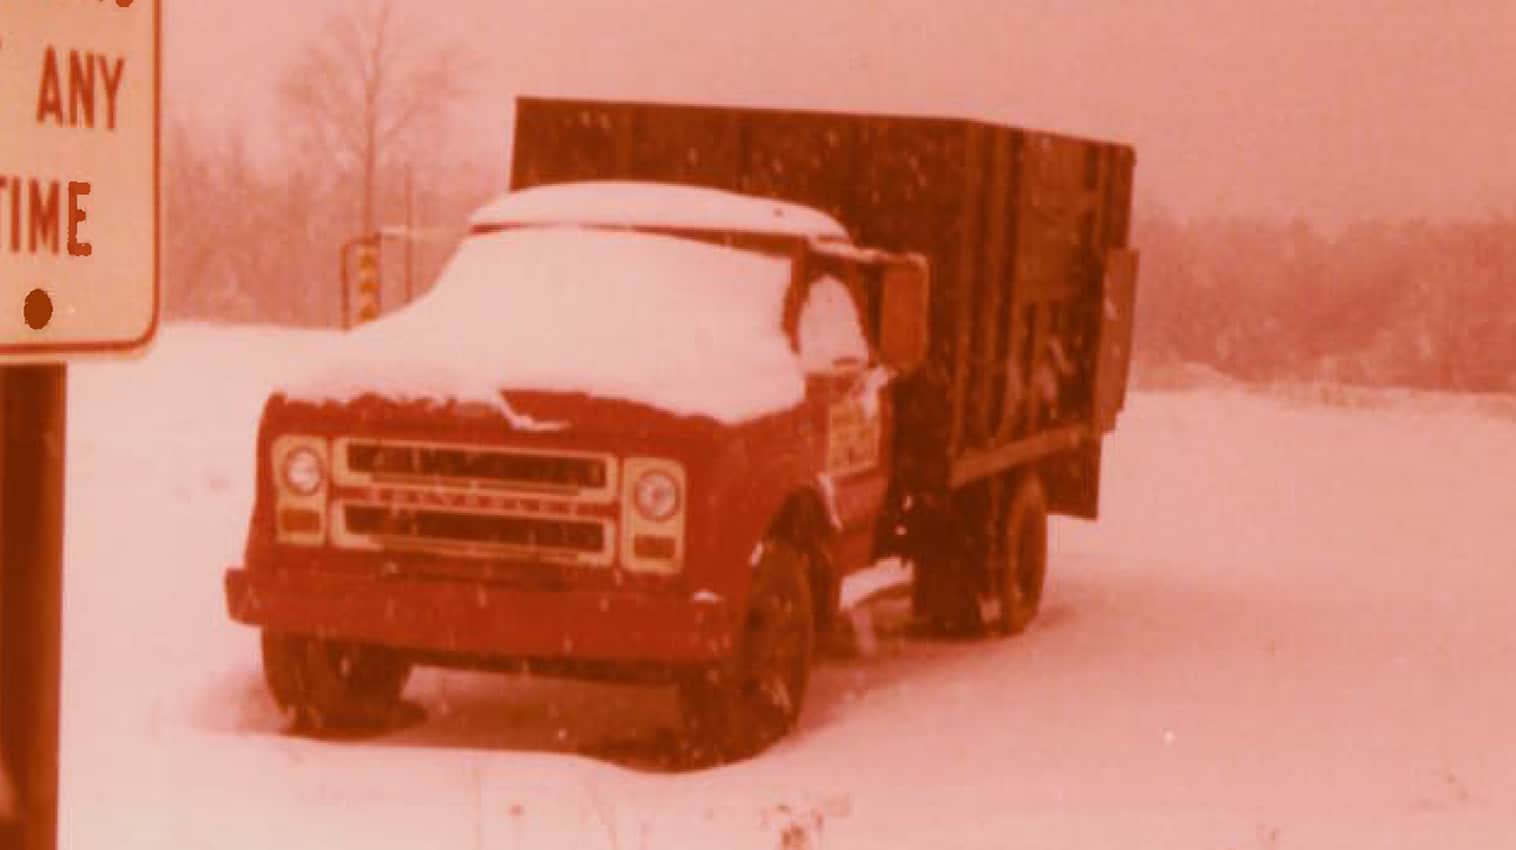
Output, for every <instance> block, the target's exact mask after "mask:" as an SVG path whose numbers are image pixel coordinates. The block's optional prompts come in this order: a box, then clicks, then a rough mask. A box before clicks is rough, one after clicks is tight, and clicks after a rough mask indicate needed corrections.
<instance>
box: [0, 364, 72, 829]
mask: <svg viewBox="0 0 1516 850" xmlns="http://www.w3.org/2000/svg"><path fill="white" fill-rule="evenodd" d="M67 393H68V372H67V367H66V366H63V365H61V364H57V365H52V364H50V365H40V366H10V367H5V368H0V769H3V770H4V771H5V772H6V774H7V775H8V779H9V780H10V783H9V784H10V785H11V790H12V791H13V792H14V800H13V802H14V806H13V811H12V812H11V815H12V816H11V817H9V818H8V819H5V818H0V846H3V847H5V848H16V850H54V848H56V847H57V841H58V706H59V682H60V669H61V666H62V624H63V459H64V458H63V449H64V436H65V433H66V427H65V426H66V409H65V408H66V404H65V403H66V400H67Z"/></svg>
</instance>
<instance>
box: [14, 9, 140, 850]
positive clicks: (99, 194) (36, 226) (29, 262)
mask: <svg viewBox="0 0 1516 850" xmlns="http://www.w3.org/2000/svg"><path fill="white" fill-rule="evenodd" d="M160 2H161V0H73V1H72V2H58V1H57V0H5V2H4V3H3V5H0V126H3V127H4V128H5V130H4V132H3V133H0V846H3V847H6V848H12V847H14V848H18V850H53V848H55V847H56V846H57V835H58V824H57V818H58V725H59V717H58V712H59V693H60V688H59V685H60V680H61V676H60V669H61V634H62V631H61V630H62V607H63V606H62V599H63V593H62V590H63V569H62V567H63V503H64V493H63V483H64V478H63V470H64V466H63V461H64V456H63V455H64V443H65V436H66V432H65V423H64V417H65V401H66V394H67V371H66V370H67V367H66V365H65V363H66V362H67V361H69V360H72V359H76V358H80V357H89V356H109V355H126V354H132V353H135V352H137V351H140V350H141V349H142V348H143V347H144V346H146V345H147V344H148V342H150V341H151V339H152V337H153V334H154V333H155V331H156V330H157V325H158V310H159V285H158V255H159V246H158V129H159V91H160V82H159V81H160V74H161V72H160V68H161V62H160V54H159V47H160V44H159V32H160V29H161V16H162V11H161V8H160Z"/></svg>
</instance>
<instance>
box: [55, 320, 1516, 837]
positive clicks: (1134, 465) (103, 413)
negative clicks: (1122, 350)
mask: <svg viewBox="0 0 1516 850" xmlns="http://www.w3.org/2000/svg"><path fill="white" fill-rule="evenodd" d="M308 346H309V337H308V335H301V334H295V333H289V332H282V333H275V332H270V331H258V330H247V329H242V330H212V329H207V328H196V327H170V328H168V329H167V330H166V331H165V332H164V334H163V336H162V339H161V340H160V342H159V343H158V345H157V346H156V348H155V349H154V351H153V353H152V354H151V355H150V356H149V357H148V358H147V359H145V360H144V361H141V362H135V363H123V364H116V363H103V364H90V365H82V366H77V367H75V368H73V369H71V370H70V387H69V391H70V412H69V416H70V423H69V434H70V437H69V455H68V464H69V467H68V481H69V483H68V488H69V489H68V531H67V540H66V546H67V555H66V559H67V561H66V571H67V572H66V582H67V590H66V604H65V617H66V626H65V629H66V637H65V664H66V668H65V677H64V689H65V692H64V706H65V708H64V719H63V734H64V742H63V771H64V778H63V803H62V814H61V819H62V835H61V845H60V846H63V847H67V848H75V849H76V850H93V848H102V849H103V848H109V850H130V849H131V848H161V847H175V848H200V847H206V848H265V847H280V848H290V849H291V850H293V848H321V850H327V848H336V847H362V848H365V850H380V848H406V850H413V848H433V847H435V848H480V847H489V848H517V847H522V848H528V847H530V848H536V847H576V848H577V847H584V848H602V847H604V848H680V847H690V848H707V847H709V848H715V847H722V848H747V847H752V848H774V847H784V848H801V847H811V848H877V847H903V848H918V847H919V848H959V847H962V848H981V847H982V848H1018V847H1022V848H1108V847H1109V848H1116V847H1119V848H1124V849H1125V848H1216V849H1217V850H1225V849H1226V848H1239V850H1240V848H1259V849H1260V850H1270V848H1322V847H1376V848H1378V847H1418V848H1419V847H1426V848H1432V847H1468V848H1476V847H1477V848H1487V847H1500V846H1516V815H1513V814H1512V813H1513V812H1516V731H1513V730H1512V728H1511V719H1512V718H1516V629H1513V627H1512V616H1511V615H1512V611H1513V610H1516V609H1513V602H1512V600H1513V598H1516V534H1513V532H1512V531H1511V529H1512V528H1513V524H1512V520H1511V518H1512V517H1513V516H1516V487H1513V486H1512V484H1511V474H1512V470H1513V469H1516V463H1513V461H1516V414H1513V413H1512V411H1511V406H1510V405H1508V404H1507V405H1492V404H1484V403H1476V402H1475V401H1473V400H1470V399H1466V398H1459V397H1429V396H1412V395H1403V396H1395V397H1388V396H1373V395H1365V394H1343V393H1336V392H1332V391H1330V389H1328V390H1322V391H1310V392H1306V391H1293V392H1290V393H1281V394H1272V395H1269V394H1256V393H1255V394H1247V393H1244V392H1241V391H1238V390H1234V389H1207V390H1205V391H1200V392H1171V393H1143V394H1138V395H1136V396H1135V397H1134V398H1133V399H1132V401H1131V403H1130V405H1129V408H1128V410H1127V412H1126V413H1125V415H1124V416H1123V419H1122V421H1121V425H1120V429H1119V431H1118V433H1117V436H1116V437H1115V439H1113V440H1112V441H1111V442H1110V443H1109V444H1108V449H1107V455H1106V456H1107V459H1108V460H1107V469H1106V478H1105V494H1104V502H1103V505H1104V517H1103V519H1102V520H1101V522H1100V523H1098V524H1094V525H1090V524H1083V523H1075V522H1060V523H1058V524H1056V525H1055V528H1054V537H1053V543H1052V545H1053V559H1054V560H1053V566H1052V570H1053V572H1052V575H1051V582H1052V583H1051V587H1050V590H1049V596H1048V598H1047V600H1046V603H1045V605H1046V607H1045V609H1044V615H1043V617H1042V618H1041V619H1040V620H1039V621H1038V622H1037V624H1036V625H1035V626H1034V627H1033V628H1032V629H1031V630H1030V632H1029V633H1028V634H1026V635H1025V636H1024V637H1022V638H1019V639H1016V640H1012V641H1001V642H994V641H985V642H969V643H929V642H920V641H905V640H903V639H900V638H898V637H896V638H893V639H892V638H888V637H887V638H886V639H885V640H884V641H883V642H882V644H881V649H880V651H879V653H877V654H876V655H874V656H872V657H869V658H866V659H854V660H835V659H834V660H831V661H828V662H827V663H825V664H824V666H822V668H821V669H820V670H819V671H818V674H817V679H816V686H815V690H814V692H813V697H812V700H811V702H810V704H809V706H808V709H807V712H806V714H805V717H804V718H803V722H802V727H801V729H800V730H799V731H798V733H797V734H795V735H794V736H793V737H792V738H790V739H789V740H787V741H785V742H784V743H782V744H781V745H780V746H778V747H776V748H775V749H773V750H771V751H770V752H768V753H766V754H764V755H762V756H761V757H759V758H757V759H755V760H753V761H749V762H746V763H742V764H737V765H732V766H729V767H725V768H720V769H714V770H705V771H697V772H689V773H670V772H663V771H659V770H657V769H654V768H653V767H651V766H650V765H649V763H648V761H647V759H645V758H643V757H642V756H643V755H644V754H645V751H646V750H647V749H648V747H649V746H650V743H649V742H656V741H658V740H659V736H661V735H664V734H666V730H667V727H668V724H669V723H670V722H671V721H672V716H671V712H672V706H671V701H670V699H669V697H668V695H667V694H663V693H659V692H657V691H646V690H638V689H632V688H617V687H608V686H589V685H580V684H570V683H557V682H549V681H526V680H522V679H511V678H505V677H489V676H476V675H461V674H436V673H427V674H423V675H421V676H420V677H419V678H417V679H415V680H413V683H412V688H411V689H410V691H409V692H408V693H409V696H410V697H411V699H412V700H414V702H415V703H416V706H417V711H416V714H417V718H416V722H415V723H414V724H412V725H410V726H409V727H407V728H404V729H401V730H398V731H395V732H393V733H391V734H389V735H386V736H383V737H380V738H378V739H375V740H370V741H366V742H318V741H310V740H304V739H299V738H293V737H289V736H287V735H284V734H282V731H281V722H280V719H279V718H278V717H277V716H276V714H275V712H274V710H273V708H272V705H271V703H270V702H269V700H268V698H267V697H266V696H265V694H264V691H263V689H262V684H261V680H260V676H259V672H258V667H257V648H256V638H255V635H254V633H253V632H252V631H250V630H248V629H245V628H242V627H240V626H236V625H234V624H232V623H231V622H230V621H229V620H228V619H227V617H226V614H225V606H224V603H223V600H222V596H221V571H222V569H223V567H224V566H225V565H226V564H228V563H231V562H233V561H235V560H236V559H237V557H238V555H239V552H240V548H241V544H242V535H243V524H244V522H245V521H246V516H247V512H248V508H249V504H250V500H251V487H252V482H251V479H252V436H253V426H254V422H255V419H256V416H257V412H258V407H259V405H260V403H261V399H262V388H263V387H264V386H265V385H266V382H267V381H268V380H269V375H270V374H271V372H272V370H273V369H274V368H276V366H277V364H278V362H279V361H284V362H295V361H298V360H299V359H300V357H301V351H302V349H303V348H306V347H308ZM881 613H883V614H887V613H889V612H887V611H885V612H881Z"/></svg>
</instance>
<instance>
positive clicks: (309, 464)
mask: <svg viewBox="0 0 1516 850" xmlns="http://www.w3.org/2000/svg"><path fill="white" fill-rule="evenodd" d="M283 473H284V486H286V487H288V488H289V489H290V492H292V493H295V494H296V495H299V496H311V495H314V494H315V493H316V491H318V490H320V489H321V485H323V484H325V483H326V465H325V464H324V463H322V461H321V458H320V456H318V455H317V454H316V453H315V452H314V451H312V450H311V449H308V448H305V447H304V446H302V447H300V448H297V449H294V450H293V451H291V452H290V453H289V454H287V455H285V456H284V470H283Z"/></svg>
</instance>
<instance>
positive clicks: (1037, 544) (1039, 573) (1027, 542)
mask: <svg viewBox="0 0 1516 850" xmlns="http://www.w3.org/2000/svg"><path fill="white" fill-rule="evenodd" d="M999 560H1000V564H999V567H1000V569H999V575H998V576H996V582H995V583H996V585H997V588H996V589H997V591H998V592H999V596H1000V631H1001V633H1003V634H1007V635H1014V634H1018V633H1020V632H1021V631H1023V630H1024V629H1026V627H1027V625H1029V624H1030V623H1031V622H1032V620H1033V619H1034V618H1035V617H1036V616H1037V609H1038V607H1039V606H1040V605H1041V604H1042V586H1043V582H1044V580H1045V579H1046V577H1047V563H1048V506H1047V494H1046V492H1045V491H1044V490H1043V489H1042V482H1041V481H1040V480H1038V478H1037V476H1036V475H1035V474H1031V473H1028V474H1027V475H1025V476H1022V477H1021V480H1020V481H1019V482H1018V483H1017V485H1016V493H1015V495H1014V496H1012V497H1011V506H1010V509H1009V510H1008V511H1007V513H1006V519H1005V537H1004V540H1003V543H1002V546H1001V551H1000V557H999Z"/></svg>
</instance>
